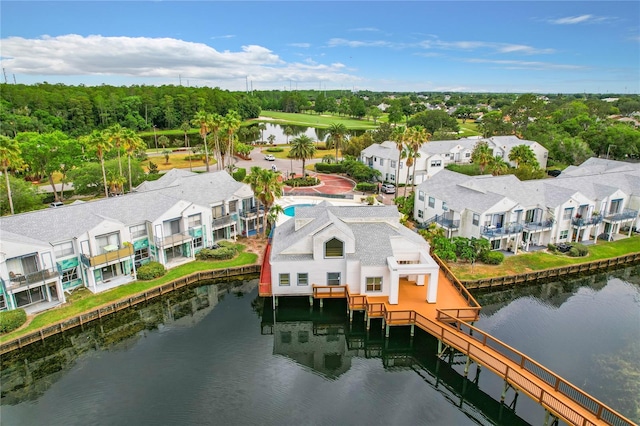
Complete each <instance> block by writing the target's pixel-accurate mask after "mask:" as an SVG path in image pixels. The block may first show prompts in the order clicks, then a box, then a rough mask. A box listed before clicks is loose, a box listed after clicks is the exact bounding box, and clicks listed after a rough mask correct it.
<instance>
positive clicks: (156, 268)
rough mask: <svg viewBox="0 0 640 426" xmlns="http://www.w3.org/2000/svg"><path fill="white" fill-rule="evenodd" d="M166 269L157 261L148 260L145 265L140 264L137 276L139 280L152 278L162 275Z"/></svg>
mask: <svg viewBox="0 0 640 426" xmlns="http://www.w3.org/2000/svg"><path fill="white" fill-rule="evenodd" d="M166 272H167V270H166V269H165V267H164V265H162V264H161V263H158V262H149V263H147V264H146V265H142V266H141V267H139V268H138V270H137V278H138V279H139V280H141V281H148V280H153V279H155V278H158V277H161V276H163V275H164V274H165V273H166Z"/></svg>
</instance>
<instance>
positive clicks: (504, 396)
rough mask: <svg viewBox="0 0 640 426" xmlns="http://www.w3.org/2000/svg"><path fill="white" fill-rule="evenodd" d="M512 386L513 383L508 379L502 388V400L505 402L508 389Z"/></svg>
mask: <svg viewBox="0 0 640 426" xmlns="http://www.w3.org/2000/svg"><path fill="white" fill-rule="evenodd" d="M510 387H511V385H510V384H509V382H507V381H506V380H505V381H504V388H503V389H502V395H500V402H503V403H504V399H505V398H506V396H507V391H508V390H509V388H510Z"/></svg>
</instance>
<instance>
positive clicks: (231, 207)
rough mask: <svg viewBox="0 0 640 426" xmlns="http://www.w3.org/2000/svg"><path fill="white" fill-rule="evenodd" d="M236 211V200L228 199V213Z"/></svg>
mask: <svg viewBox="0 0 640 426" xmlns="http://www.w3.org/2000/svg"><path fill="white" fill-rule="evenodd" d="M237 211H238V200H231V201H229V213H236V212H237Z"/></svg>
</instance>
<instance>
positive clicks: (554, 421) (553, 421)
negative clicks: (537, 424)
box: [544, 409, 559, 426]
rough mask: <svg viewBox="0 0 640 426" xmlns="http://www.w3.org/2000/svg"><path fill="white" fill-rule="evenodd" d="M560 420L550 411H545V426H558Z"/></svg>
mask: <svg viewBox="0 0 640 426" xmlns="http://www.w3.org/2000/svg"><path fill="white" fill-rule="evenodd" d="M558 423H559V422H558V418H557V417H556V416H554V415H553V414H551V412H550V411H549V410H546V409H545V410H544V426H558Z"/></svg>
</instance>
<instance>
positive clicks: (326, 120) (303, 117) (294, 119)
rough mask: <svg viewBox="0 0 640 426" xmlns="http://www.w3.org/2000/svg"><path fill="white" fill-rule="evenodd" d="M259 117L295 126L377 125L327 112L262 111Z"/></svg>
mask: <svg viewBox="0 0 640 426" xmlns="http://www.w3.org/2000/svg"><path fill="white" fill-rule="evenodd" d="M260 116H261V117H269V118H272V120H268V121H267V122H268V123H277V124H292V125H296V126H307V127H319V128H327V127H329V126H331V124H333V123H342V124H344V125H345V127H346V128H347V129H350V130H351V129H355V130H367V129H375V128H377V127H378V124H375V123H374V122H373V121H371V120H366V119H362V120H358V119H355V118H349V117H342V116H337V115H328V114H322V115H320V114H294V113H288V112H278V111H262V112H261V113H260ZM256 121H264V120H256Z"/></svg>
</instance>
